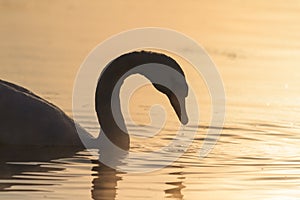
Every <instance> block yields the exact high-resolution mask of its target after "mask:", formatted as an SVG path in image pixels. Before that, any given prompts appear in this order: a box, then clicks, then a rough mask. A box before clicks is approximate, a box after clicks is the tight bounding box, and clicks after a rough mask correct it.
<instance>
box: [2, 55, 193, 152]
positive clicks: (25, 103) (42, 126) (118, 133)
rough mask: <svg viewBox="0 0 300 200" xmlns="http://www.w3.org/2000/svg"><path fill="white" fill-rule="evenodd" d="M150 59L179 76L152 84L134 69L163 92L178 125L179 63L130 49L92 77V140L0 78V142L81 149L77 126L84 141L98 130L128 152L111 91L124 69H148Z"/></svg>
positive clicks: (183, 92) (181, 110)
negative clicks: (94, 125) (94, 124)
mask: <svg viewBox="0 0 300 200" xmlns="http://www.w3.org/2000/svg"><path fill="white" fill-rule="evenodd" d="M151 63H154V64H162V65H164V66H166V67H170V68H171V69H174V70H176V72H178V73H179V74H181V75H182V77H183V78H182V79H179V80H178V78H175V77H173V75H172V73H170V74H167V76H168V77H164V78H166V79H169V80H170V81H171V83H172V85H173V88H167V87H165V86H163V85H160V84H159V83H154V82H153V79H154V77H153V76H149V75H147V74H143V71H136V72H134V73H139V74H141V75H144V76H145V77H146V78H148V79H149V80H150V81H151V82H152V84H153V86H154V87H155V88H156V89H157V90H158V91H159V92H161V93H163V94H165V95H166V96H167V97H168V99H169V101H170V103H171V105H172V107H173V109H174V110H175V113H176V115H177V117H178V118H179V120H180V121H181V123H183V124H186V123H187V122H188V117H187V114H186V110H185V97H186V96H187V93H188V86H187V83H186V80H185V78H184V77H185V76H184V72H183V71H182V69H181V67H180V66H179V65H178V63H177V62H176V61H175V60H174V59H172V58H171V57H169V56H166V55H164V54H161V53H155V52H150V51H134V52H131V53H126V54H123V55H121V56H119V57H118V58H116V59H114V60H113V61H111V62H110V63H109V64H108V65H107V66H106V67H105V69H104V70H103V72H102V74H101V77H100V78H99V80H98V85H97V89H96V93H95V109H96V113H97V117H98V122H99V123H100V125H101V129H102V130H101V133H100V135H99V136H98V138H94V137H92V136H91V135H90V134H89V133H88V132H87V131H85V130H84V129H83V128H81V127H80V126H79V125H77V129H76V126H75V123H76V122H74V121H73V120H72V119H71V118H70V117H68V116H67V115H66V114H65V113H64V112H63V111H62V110H61V109H59V108H58V107H57V106H55V105H53V104H52V103H50V102H48V101H47V100H45V99H42V98H41V97H39V96H37V95H36V94H34V93H32V92H31V91H29V90H27V89H25V88H23V87H21V86H18V85H15V84H13V83H10V82H7V81H4V80H0V145H47V146H57V145H63V146H80V147H82V148H84V145H83V143H82V140H81V139H82V138H80V137H79V135H78V132H77V131H78V128H79V129H81V130H79V132H81V133H83V136H84V137H85V139H87V140H93V141H98V140H100V139H101V135H102V133H104V134H105V136H106V137H107V138H108V139H109V140H110V141H111V142H112V143H114V144H115V145H117V146H118V147H120V148H121V149H123V150H128V149H129V147H130V138H129V135H128V133H127V131H126V127H125V123H124V120H123V116H122V113H121V109H120V106H119V104H120V102H119V99H118V102H117V104H116V105H117V108H116V109H115V110H116V111H117V112H118V116H119V118H120V119H121V123H122V124H121V126H124V127H125V129H124V128H120V124H118V125H117V123H116V121H115V120H114V116H113V112H112V109H111V106H110V105H111V103H110V102H111V101H112V92H113V90H115V89H116V88H117V90H116V91H117V92H119V91H120V87H121V85H118V84H117V83H118V80H119V79H120V78H121V77H123V76H124V75H126V73H127V72H129V71H130V70H132V69H134V68H136V67H137V66H140V65H143V64H150V65H149V67H151ZM152 67H155V65H153V66H152ZM157 73H158V74H159V72H157ZM129 75H131V74H127V75H126V77H127V76H129ZM126 77H125V78H126ZM174 91H175V92H174ZM81 137H82V136H81ZM95 144H96V143H95Z"/></svg>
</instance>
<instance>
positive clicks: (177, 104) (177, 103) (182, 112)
mask: <svg viewBox="0 0 300 200" xmlns="http://www.w3.org/2000/svg"><path fill="white" fill-rule="evenodd" d="M169 100H170V103H171V105H172V107H173V109H174V110H175V112H176V115H177V117H178V119H179V120H180V122H181V123H182V124H183V125H186V124H187V123H188V122H189V119H188V116H187V113H186V107H185V98H184V97H183V98H180V99H178V98H177V97H176V95H174V94H172V95H170V96H169Z"/></svg>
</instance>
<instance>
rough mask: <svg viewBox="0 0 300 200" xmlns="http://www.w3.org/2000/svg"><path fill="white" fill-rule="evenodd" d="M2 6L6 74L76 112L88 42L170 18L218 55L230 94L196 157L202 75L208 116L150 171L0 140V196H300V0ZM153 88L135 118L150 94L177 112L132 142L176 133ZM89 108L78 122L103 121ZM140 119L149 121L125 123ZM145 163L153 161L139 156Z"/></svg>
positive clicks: (1, 69)
mask: <svg viewBox="0 0 300 200" xmlns="http://www.w3.org/2000/svg"><path fill="white" fill-rule="evenodd" d="M0 16H1V17H0V33H1V37H0V47H1V48H0V78H1V79H4V80H9V81H12V82H14V83H18V84H20V85H22V86H24V87H27V88H30V89H31V90H32V91H34V92H35V93H37V94H39V95H41V96H42V97H43V98H46V99H47V100H49V101H51V102H53V103H54V104H56V105H58V106H59V107H60V108H62V109H63V110H64V111H65V112H67V113H68V114H69V115H72V110H71V107H72V106H71V105H72V98H71V97H72V89H73V82H74V81H75V77H76V72H77V70H78V69H79V66H80V64H81V62H82V61H83V59H84V58H85V56H86V55H87V54H88V52H89V51H90V50H91V49H92V48H93V47H94V46H95V45H97V44H98V43H99V42H101V41H103V40H104V39H106V38H107V37H109V36H111V35H112V34H116V33H118V32H120V31H123V30H127V29H130V28H136V27H141V26H161V27H167V28H172V29H175V30H178V31H181V32H183V33H185V34H187V35H189V36H191V37H193V38H194V39H195V40H196V41H198V42H199V43H201V44H202V45H203V46H204V47H205V48H206V49H207V50H208V53H209V54H210V55H211V57H212V59H213V60H214V61H215V63H216V65H217V66H218V69H219V71H220V74H221V76H222V78H223V81H224V86H225V90H226V104H227V107H226V120H225V123H224V128H223V130H222V134H221V136H220V138H219V141H218V143H217V145H216V146H215V148H214V149H213V151H212V152H211V153H210V154H209V155H208V156H207V157H206V158H204V159H199V158H198V150H199V148H201V145H202V141H203V138H204V137H205V134H206V132H207V129H208V126H209V122H210V115H209V110H210V104H209V100H208V99H209V94H208V93H207V89H205V84H204V82H203V83H202V84H203V88H201V89H200V92H201V91H202V92H203V94H201V96H202V98H201V99H200V100H199V101H200V102H199V106H200V107H201V111H202V112H203V117H201V121H200V123H199V124H196V125H195V126H197V127H198V133H197V136H196V139H195V141H194V142H193V144H192V145H191V146H190V148H189V149H188V151H187V152H186V153H185V154H184V155H183V156H182V157H181V158H180V159H178V160H177V161H176V162H174V163H173V164H172V165H170V166H167V167H165V168H163V169H161V170H158V171H154V172H150V173H142V174H128V173H122V172H119V171H116V170H113V169H109V168H107V167H105V166H103V165H102V164H101V163H99V162H98V161H97V156H91V155H90V154H89V152H88V151H86V150H78V149H57V148H49V147H45V148H42V147H39V148H38V147H5V148H4V147H1V150H0V152H1V153H0V156H1V157H0V198H1V199H41V198H49V199H134V198H137V199H163V198H168V199H200V198H204V199H270V200H271V199H272V200H275V199H296V198H297V197H299V196H300V192H299V191H300V190H299V189H300V187H299V183H300V171H299V167H300V159H299V156H298V155H299V153H300V148H299V143H300V137H299V133H300V131H299V130H300V121H299V119H300V114H299V113H300V112H299V111H300V96H299V92H300V73H299V72H298V71H299V69H298V68H299V66H298V65H299V63H300V26H298V24H299V22H300V4H299V2H298V1H293V0H289V1H281V0H275V1H272V2H271V1H258V0H257V1H251V2H250V1H249V2H245V1H236V0H230V1H210V2H207V1H189V2H185V3H176V4H175V3H174V2H172V1H164V2H161V1H151V2H150V1H149V2H140V3H136V1H126V3H125V2H121V1H120V2H115V3H111V2H99V1H89V3H87V2H84V1H80V0H76V1H51V2H50V1H25V0H24V1H23V0H18V1H7V0H0ZM181 64H182V65H183V68H188V66H187V65H186V63H184V62H182V63H181ZM189 77H191V76H189ZM189 81H190V82H192V81H193V79H190V80H189ZM157 95H158V93H156V92H155V91H154V90H153V88H152V89H151V88H142V89H141V90H140V91H138V93H136V94H135V96H134V97H133V101H134V102H135V103H134V105H133V106H132V108H131V111H132V118H133V119H134V120H135V121H136V122H137V123H140V124H147V123H148V122H149V118H148V110H149V108H150V105H152V104H153V103H154V102H159V103H162V104H164V105H166V108H167V111H168V112H169V114H168V117H169V118H168V123H167V124H166V130H165V131H164V132H163V134H160V135H158V136H157V137H155V138H154V139H152V140H150V141H144V140H138V139H136V140H133V143H132V147H133V148H132V150H133V151H140V152H145V151H149V150H153V149H155V148H158V147H160V146H163V145H165V143H168V142H170V141H171V139H172V138H173V136H174V133H173V132H174V130H173V129H172V127H174V126H175V127H176V126H178V125H179V123H178V121H177V119H176V116H175V114H174V113H173V112H172V110H171V109H170V107H168V102H167V100H166V99H165V98H164V97H163V96H157ZM154 96H155V98H154ZM145 99H147V101H146V100H145ZM92 117H93V116H92V115H91V114H89V113H88V114H87V113H82V120H81V122H82V123H83V124H84V125H85V127H86V128H87V129H88V130H89V131H91V132H92V133H96V132H97V128H98V125H97V124H95V123H91V122H90V119H91V118H92ZM129 125H130V124H129ZM170 127H171V128H170ZM214 128H221V127H214ZM133 129H138V130H141V134H142V133H144V132H143V131H146V130H144V129H139V127H135V126H129V130H133ZM187 131H188V130H187ZM95 153H96V154H97V152H96V151H95ZM138 164H139V167H145V168H146V167H147V166H146V165H145V164H144V161H143V159H142V158H140V160H138Z"/></svg>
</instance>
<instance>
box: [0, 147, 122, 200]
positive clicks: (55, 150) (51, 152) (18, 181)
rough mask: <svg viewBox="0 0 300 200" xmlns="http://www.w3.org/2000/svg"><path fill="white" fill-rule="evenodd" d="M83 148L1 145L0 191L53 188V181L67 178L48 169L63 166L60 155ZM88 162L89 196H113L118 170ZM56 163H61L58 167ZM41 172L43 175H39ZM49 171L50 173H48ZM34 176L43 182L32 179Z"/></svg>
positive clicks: (70, 154)
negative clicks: (89, 176)
mask: <svg viewBox="0 0 300 200" xmlns="http://www.w3.org/2000/svg"><path fill="white" fill-rule="evenodd" d="M82 150H83V149H79V148H70V147H45V146H1V147H0V192H53V191H52V188H51V186H53V185H56V183H55V182H56V181H57V184H60V183H59V182H60V181H62V180H64V179H68V178H69V177H68V176H59V175H55V173H51V172H58V171H63V170H66V167H63V162H64V161H63V160H62V161H60V160H59V159H64V158H67V159H72V158H76V156H77V155H78V153H79V154H80V152H82ZM76 159H77V158H76ZM75 162H76V161H75ZM91 162H92V164H94V165H93V167H92V170H91V174H92V176H93V180H92V183H91V198H92V199H95V200H100V199H115V197H116V194H117V182H118V181H120V180H121V179H122V178H121V177H120V176H119V174H121V172H117V171H116V170H115V169H112V168H110V167H107V166H105V165H103V164H102V163H101V162H100V161H99V160H97V159H96V160H91ZM49 164H50V165H49ZM51 164H53V167H51ZM55 164H60V165H59V167H57V165H55ZM61 164H62V165H61ZM41 173H42V174H43V175H38V174H41ZM48 173H49V177H47V176H48V175H47V174H48ZM29 174H30V175H29ZM20 176H22V178H20ZM70 178H71V176H70ZM7 180H8V181H7ZM37 180H38V181H42V182H43V183H35V182H36V181H37ZM49 180H51V181H49ZM29 182H32V183H29ZM49 182H50V183H49ZM14 186H18V188H20V187H21V188H22V186H24V188H29V187H30V186H33V187H34V188H36V187H35V186H37V187H40V188H42V189H13V188H14ZM87 192H88V191H87Z"/></svg>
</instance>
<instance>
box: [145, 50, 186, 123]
mask: <svg viewBox="0 0 300 200" xmlns="http://www.w3.org/2000/svg"><path fill="white" fill-rule="evenodd" d="M139 53H140V54H141V55H142V56H147V57H148V61H147V64H148V65H149V66H148V67H145V69H144V70H142V72H140V73H141V74H142V75H144V76H145V77H146V78H147V79H149V80H150V81H151V82H152V85H153V86H154V88H155V89H157V90H158V91H159V92H161V93H163V94H165V95H166V96H167V98H168V99H169V101H170V104H171V106H172V107H173V109H174V111H175V113H176V115H177V117H178V119H179V120H180V122H181V123H182V124H184V125H185V124H187V123H188V116H187V112H186V104H185V98H186V97H187V95H188V84H187V81H186V78H185V75H184V72H183V70H182V69H181V67H180V66H179V64H178V63H177V62H176V61H175V60H174V59H173V58H171V57H169V56H167V55H165V54H161V53H154V52H147V51H142V52H139ZM145 60H146V59H145Z"/></svg>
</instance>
